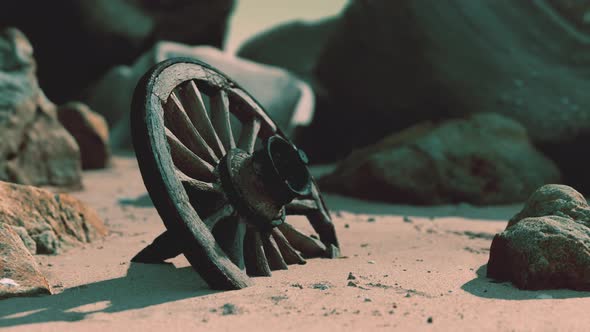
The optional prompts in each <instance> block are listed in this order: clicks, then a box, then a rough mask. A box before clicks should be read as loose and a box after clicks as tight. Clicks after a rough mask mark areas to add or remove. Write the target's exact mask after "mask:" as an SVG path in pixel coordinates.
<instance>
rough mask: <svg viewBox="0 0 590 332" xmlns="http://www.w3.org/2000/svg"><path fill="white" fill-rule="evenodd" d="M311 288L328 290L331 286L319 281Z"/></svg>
mask: <svg viewBox="0 0 590 332" xmlns="http://www.w3.org/2000/svg"><path fill="white" fill-rule="evenodd" d="M311 288H313V289H319V290H326V289H330V286H329V285H327V284H325V283H317V284H313V285H311Z"/></svg>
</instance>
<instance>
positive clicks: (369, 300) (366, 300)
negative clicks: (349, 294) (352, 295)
mask: <svg viewBox="0 0 590 332" xmlns="http://www.w3.org/2000/svg"><path fill="white" fill-rule="evenodd" d="M364 302H373V300H371V299H370V298H368V297H365V300H364Z"/></svg>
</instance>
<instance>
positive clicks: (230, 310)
mask: <svg viewBox="0 0 590 332" xmlns="http://www.w3.org/2000/svg"><path fill="white" fill-rule="evenodd" d="M221 310H222V311H221V314H222V315H223V316H227V315H237V314H239V313H240V312H241V310H240V309H239V308H238V307H236V306H235V305H233V304H231V303H226V304H224V305H223V306H222V307H221Z"/></svg>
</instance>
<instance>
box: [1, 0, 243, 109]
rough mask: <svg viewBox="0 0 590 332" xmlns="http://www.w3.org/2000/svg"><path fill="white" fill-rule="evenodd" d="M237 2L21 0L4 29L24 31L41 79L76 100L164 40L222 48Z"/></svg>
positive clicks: (58, 94)
mask: <svg viewBox="0 0 590 332" xmlns="http://www.w3.org/2000/svg"><path fill="white" fill-rule="evenodd" d="M234 2H235V0H216V1H209V0H190V1H187V0H166V1H153V0H95V1H79V0H62V1H51V2H49V1H37V0H20V1H10V2H6V3H4V4H3V6H2V10H1V11H0V27H1V26H3V25H5V26H15V27H17V28H19V29H20V30H22V31H23V32H24V33H25V34H26V35H27V36H28V37H29V38H30V39H31V41H32V43H33V45H35V48H36V50H37V60H38V61H39V65H40V71H39V78H40V82H41V86H43V88H44V89H45V90H46V92H47V95H48V96H49V97H50V98H51V99H52V100H55V101H56V102H58V103H59V104H62V103H65V102H68V101H70V100H76V99H77V97H78V95H79V93H80V92H82V91H83V90H84V88H85V87H87V86H88V84H89V83H90V82H91V81H93V80H95V79H98V78H99V77H101V76H102V75H103V74H104V73H105V72H106V71H108V70H109V69H110V68H111V67H113V66H116V65H121V64H130V63H132V62H133V61H135V59H136V58H137V57H138V56H140V55H141V54H143V53H144V52H146V51H147V50H148V49H149V48H150V47H152V45H153V44H154V43H155V42H157V41H159V40H171V41H177V42H182V43H187V44H191V45H213V46H216V47H221V46H222V44H223V41H224V38H225V32H226V28H227V23H228V18H229V15H230V14H231V11H232V8H233V7H234Z"/></svg>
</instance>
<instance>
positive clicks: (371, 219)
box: [367, 217, 375, 222]
mask: <svg viewBox="0 0 590 332" xmlns="http://www.w3.org/2000/svg"><path fill="white" fill-rule="evenodd" d="M367 221H368V222H375V218H373V217H371V218H369V219H367Z"/></svg>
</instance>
